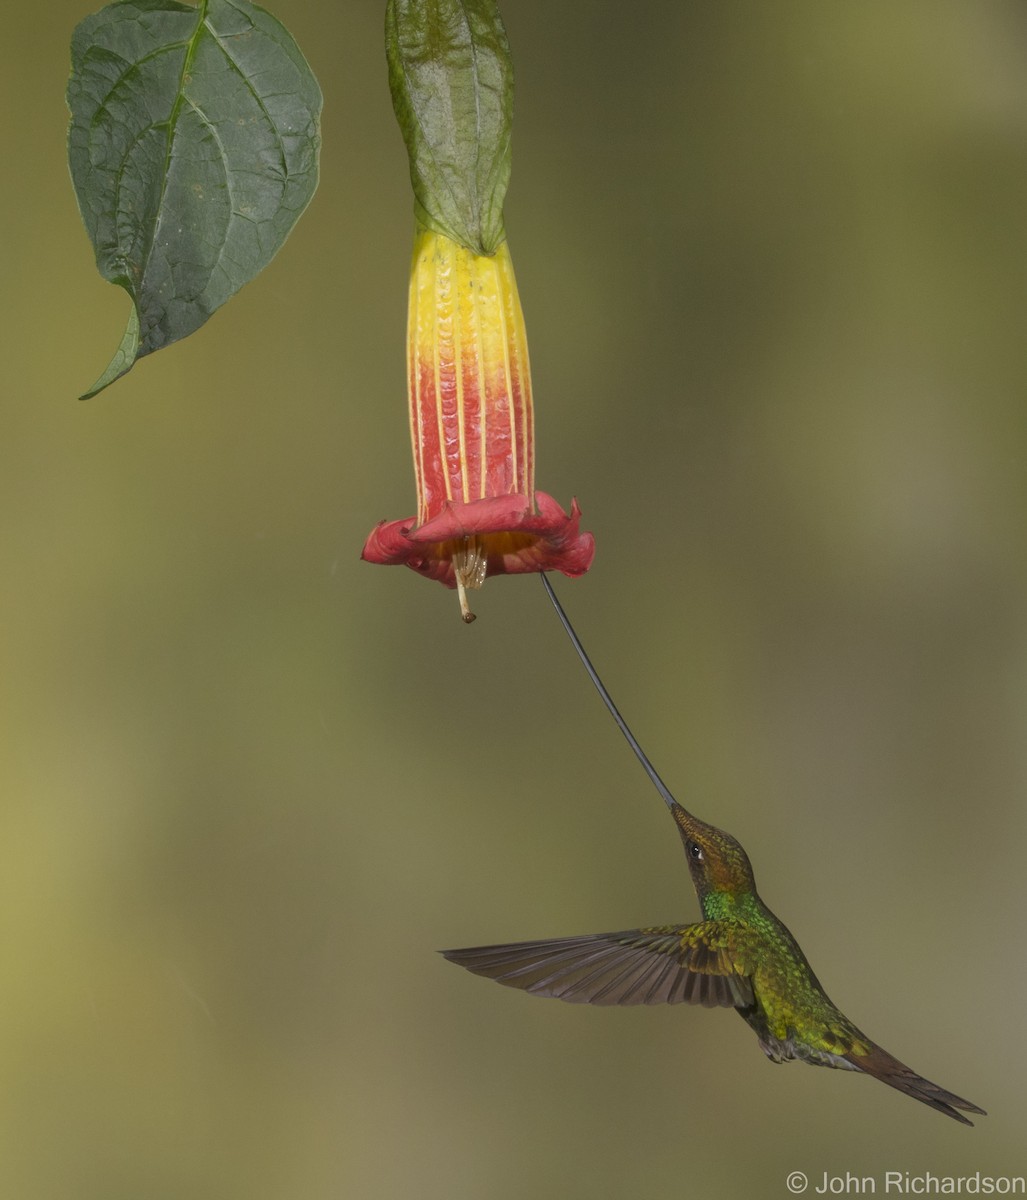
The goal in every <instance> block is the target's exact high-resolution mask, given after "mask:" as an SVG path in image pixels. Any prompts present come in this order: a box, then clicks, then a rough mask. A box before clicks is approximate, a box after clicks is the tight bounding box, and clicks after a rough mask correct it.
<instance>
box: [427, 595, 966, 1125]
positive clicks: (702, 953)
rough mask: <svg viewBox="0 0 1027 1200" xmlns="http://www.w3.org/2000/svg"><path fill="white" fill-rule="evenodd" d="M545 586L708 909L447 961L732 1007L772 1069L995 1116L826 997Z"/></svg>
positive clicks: (531, 985)
mask: <svg viewBox="0 0 1027 1200" xmlns="http://www.w3.org/2000/svg"><path fill="white" fill-rule="evenodd" d="M542 580H543V583H545V585H546V590H547V591H548V593H549V596H550V599H551V600H552V601H553V604H554V605H555V606H556V610H557V613H558V615H559V616H560V619H561V621H562V622H563V624H564V627H565V629H566V630H567V632H568V634H569V635H570V637H571V641H572V643H573V644H574V647H575V649H576V650H577V652H578V654H579V657H581V659H582V662H583V663H584V664H585V667H586V670H587V671H588V672H589V675H590V677H591V679H592V682H593V683H594V684H595V685H596V687H597V688H598V690H599V692H600V695H601V696H602V697H603V700H604V702H605V703H606V706H607V708H608V709H609V710H610V712H611V715H613V717H614V720H615V721H616V722H617V724H618V726H619V727H620V729H621V731H622V732H623V733H624V734H625V736H626V737H627V739H628V742H629V744H630V745H631V747H632V749H633V750H634V751H635V754H636V756H637V757H638V758H639V761H640V762H641V763H642V765H643V767H644V768H645V769H646V772H647V774H648V775H649V777H650V779H651V780H652V781H653V782H654V783H655V784H656V787H657V790H658V791H659V792H660V794H661V796H662V797H663V799H664V802H665V803H666V805H667V807H668V808H669V810H670V813H671V816H672V817H673V818H674V822H675V824H676V825H677V829H678V832H679V834H680V835H681V841H682V844H683V846H684V851H685V858H686V861H687V863H688V869H689V872H690V873H691V876H692V883H693V885H694V886H695V890H696V894H697V895H698V898H699V905H700V908H701V909H702V917H703V919H702V920H701V921H697V922H695V923H693V924H690V925H654V926H650V927H647V928H645V929H631V930H625V931H622V932H619V933H598V934H585V935H584V936H580V937H565V938H552V939H547V940H543V941H531V942H512V943H508V944H505V945H496V946H477V947H471V948H467V949H461V950H443V951H442V954H443V956H444V957H445V958H446V959H448V960H449V961H450V962H454V963H457V964H458V965H459V966H461V967H465V968H466V969H467V970H468V971H471V972H473V973H474V974H476V975H482V976H484V977H485V978H487V979H494V980H495V981H496V982H497V983H501V984H504V985H505V986H507V987H514V988H519V989H521V990H522V991H525V992H529V993H531V994H532V995H535V996H551V997H554V998H556V999H558V1000H566V1001H569V1002H570V1003H572V1004H596V1005H633V1004H680V1003H689V1004H700V1005H703V1006H705V1007H707V1008H716V1007H722V1008H734V1009H735V1010H736V1011H737V1012H738V1013H739V1014H740V1015H741V1017H742V1018H743V1019H744V1020H745V1022H746V1023H747V1024H748V1025H749V1026H750V1027H751V1028H752V1029H753V1030H754V1032H755V1034H756V1037H757V1039H758V1041H759V1044H760V1047H761V1049H762V1050H763V1052H764V1053H765V1054H766V1055H767V1057H768V1058H770V1059H771V1060H772V1061H773V1062H777V1063H781V1062H789V1061H792V1060H798V1061H800V1062H806V1063H810V1064H812V1065H814V1066H821V1067H838V1068H841V1069H843V1070H848V1071H861V1072H863V1074H865V1075H871V1076H873V1078H875V1079H879V1080H881V1082H882V1083H886V1084H888V1085H889V1086H890V1087H893V1088H897V1089H898V1090H899V1091H900V1092H904V1093H905V1094H906V1095H907V1096H912V1097H913V1099H915V1100H919V1101H921V1103H923V1104H926V1105H928V1106H930V1107H931V1108H934V1109H936V1110H937V1111H938V1112H941V1113H944V1114H945V1115H946V1116H948V1117H952V1118H953V1119H954V1120H956V1121H961V1122H962V1123H963V1124H964V1125H972V1124H973V1122H972V1121H970V1120H968V1119H967V1118H966V1117H965V1116H963V1113H964V1112H970V1113H979V1114H980V1115H982V1116H984V1115H986V1114H985V1112H984V1109H983V1108H978V1106H977V1105H976V1104H972V1103H971V1102H970V1101H969V1100H964V1099H962V1097H960V1096H957V1095H955V1093H954V1092H949V1091H946V1090H945V1088H943V1087H939V1086H938V1085H937V1084H935V1083H931V1081H930V1080H928V1079H925V1078H924V1077H923V1076H922V1075H918V1074H917V1073H916V1072H915V1071H913V1070H912V1069H911V1068H910V1067H907V1066H906V1065H905V1063H902V1062H900V1061H899V1060H898V1059H897V1058H895V1057H893V1056H892V1055H891V1054H889V1053H888V1051H887V1050H884V1049H883V1048H882V1047H881V1046H879V1045H877V1043H876V1042H874V1041H872V1040H871V1039H870V1038H869V1037H867V1035H866V1034H865V1033H863V1032H862V1031H861V1030H860V1029H858V1028H857V1027H856V1026H855V1025H854V1024H853V1023H852V1021H850V1020H849V1018H848V1017H847V1016H845V1014H844V1013H843V1012H842V1011H841V1010H840V1009H839V1008H838V1007H837V1006H836V1005H835V1004H834V1003H833V1002H832V1001H831V1000H830V999H829V998H828V996H827V993H826V992H825V991H824V989H823V987H822V986H821V984H820V981H819V980H818V979H817V977H816V975H815V974H814V972H813V968H812V967H811V966H810V964H809V961H808V960H807V958H806V956H805V954H803V952H802V949H801V948H800V946H799V944H798V942H797V941H796V940H795V938H794V937H793V936H792V934H791V933H790V932H789V931H788V929H787V928H786V926H785V925H784V923H783V922H782V921H780V920H779V919H778V918H777V917H776V916H775V915H774V914H773V913H772V912H771V911H770V909H769V908H768V907H767V906H766V904H764V903H763V901H762V899H761V898H760V896H759V893H758V892H757V890H756V882H755V879H754V877H753V871H752V866H751V864H750V862H749V856H748V855H747V854H746V852H745V850H744V849H743V848H742V846H741V844H740V843H739V842H738V840H737V839H736V838H734V837H732V836H731V834H729V833H725V832H723V830H720V829H716V828H715V827H714V826H712V825H708V824H707V823H706V822H705V821H701V820H699V818H698V817H694V816H692V814H691V813H690V812H688V811H687V810H686V809H684V808H683V807H682V806H681V805H680V804H679V803H678V802H677V801H676V800H675V799H674V797H673V796H672V795H671V793H670V792H669V790H668V789H667V787H666V785H665V784H664V783H663V781H662V780H661V779H660V777H659V775H657V774H656V771H655V769H654V768H653V766H652V764H651V763H650V762H649V759H648V758H647V757H646V756H645V754H644V752H643V751H642V749H641V747H640V746H639V745H638V743H637V741H635V738H634V735H633V734H632V733H631V731H630V729H628V727H627V725H626V724H625V722H624V719H623V718H622V717H621V715H620V713H619V712H618V711H617V709H616V706H615V705H614V704H613V701H612V699H610V696H609V693H608V692H607V691H606V689H605V687H604V686H603V684H602V681H601V680H600V679H599V676H598V675H597V674H596V673H595V669H594V667H592V664H591V662H590V661H589V660H588V656H587V655H586V654H585V651H584V648H583V647H582V646H581V643H580V641H579V640H578V638H577V634H576V633H575V632H574V630H573V628H572V627H571V625H570V622H569V621H568V620H567V617H566V614H565V613H564V612H563V609H562V608H561V607H560V604H559V601H558V600H557V599H556V596H555V594H554V593H553V590H552V587H551V586H550V584H549V581H548V580H547V579H546V577H545V575H543V576H542Z"/></svg>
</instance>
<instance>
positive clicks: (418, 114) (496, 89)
mask: <svg viewBox="0 0 1027 1200" xmlns="http://www.w3.org/2000/svg"><path fill="white" fill-rule="evenodd" d="M385 49H386V55H387V57H388V62H389V87H390V89H391V91H392V103H393V107H394V108H395V110H396V118H397V120H398V121H399V126H400V129H401V130H402V132H403V140H404V141H405V142H406V146H407V153H408V154H409V156H410V179H411V182H412V184H413V188H414V209H415V213H416V216H417V219H418V221H419V222H420V223H421V224H422V225H425V226H426V227H428V228H429V229H434V230H436V231H437V232H439V233H443V234H445V235H446V236H447V237H451V238H453V239H454V240H455V241H457V242H459V243H460V244H461V245H463V246H465V247H466V248H467V249H468V250H471V251H473V252H474V253H475V254H487V255H491V254H494V253H495V251H496V249H497V248H498V247H499V246H500V245H501V243H502V241H503V239H504V237H505V233H504V231H503V199H504V197H505V196H506V189H507V185H508V184H509V182H510V129H511V124H512V120H513V66H512V64H511V61H510V47H509V44H508V42H507V39H506V31H505V30H504V28H503V22H502V19H501V18H500V15H499V8H498V6H497V4H496V0H389V4H388V9H387V12H386V17H385Z"/></svg>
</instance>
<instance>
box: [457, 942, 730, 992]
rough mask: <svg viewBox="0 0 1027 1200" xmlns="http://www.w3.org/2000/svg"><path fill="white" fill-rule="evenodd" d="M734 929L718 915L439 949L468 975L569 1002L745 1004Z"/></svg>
mask: <svg viewBox="0 0 1027 1200" xmlns="http://www.w3.org/2000/svg"><path fill="white" fill-rule="evenodd" d="M739 943H740V935H739V933H738V930H737V927H735V926H733V925H731V924H729V923H728V922H724V921H700V922H699V923H698V924H696V925H683V926H671V925H665V926H661V927H659V928H653V929H629V930H625V931H624V932H622V933H593V934H586V935H584V936H583V937H569V938H552V939H551V940H549V941H542V942H511V943H510V944H508V945H503V946H474V947H470V948H469V949H466V950H443V951H442V954H443V957H444V958H447V959H448V960H449V961H450V962H454V963H457V964H458V965H459V966H461V967H466V968H467V970H468V971H472V972H473V973H474V974H475V975H483V976H484V977H485V978H486V979H494V980H495V981H496V982H497V983H502V984H504V985H505V986H506V987H515V988H520V989H521V990H522V991H525V992H531V994H532V995H534V996H552V997H554V998H555V999H557V1000H568V1001H570V1002H571V1003H572V1004H681V1003H687V1004H702V1005H704V1006H705V1007H707V1008H715V1007H717V1006H718V1005H720V1006H723V1007H725V1008H746V1007H748V1006H749V1005H750V1004H752V1002H753V991H752V985H751V983H750V982H749V979H748V978H747V974H746V968H745V962H744V955H743V954H742V953H741V952H740V951H741V946H740V944H739Z"/></svg>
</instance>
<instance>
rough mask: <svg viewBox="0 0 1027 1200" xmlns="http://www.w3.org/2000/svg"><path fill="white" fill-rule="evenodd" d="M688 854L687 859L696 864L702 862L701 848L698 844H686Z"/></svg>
mask: <svg viewBox="0 0 1027 1200" xmlns="http://www.w3.org/2000/svg"><path fill="white" fill-rule="evenodd" d="M688 854H689V857H690V858H693V859H694V860H695V861H696V862H702V860H703V852H702V846H700V845H699V843H698V842H689V843H688Z"/></svg>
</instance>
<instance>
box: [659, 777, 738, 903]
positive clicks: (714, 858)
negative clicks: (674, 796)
mask: <svg viewBox="0 0 1027 1200" xmlns="http://www.w3.org/2000/svg"><path fill="white" fill-rule="evenodd" d="M670 811H671V815H672V816H673V817H674V820H675V822H676V823H677V827H678V832H679V833H680V834H681V841H682V843H683V844H684V847H685V858H686V859H687V860H688V869H689V871H691V873H692V882H693V883H694V884H695V890H696V892H697V893H698V895H699V901H700V903H701V902H702V901H703V900H705V899H706V897H707V896H710V895H712V894H714V893H718V892H719V893H722V894H726V895H730V896H736V897H737V896H742V895H745V894H746V893H753V894H755V892H756V883H755V881H754V879H753V875H752V867H751V865H750V863H749V856H748V855H747V854H746V853H745V851H744V850H743V849H742V847H741V846H740V845H739V844H738V842H737V841H736V840H735V839H734V838H733V837H732V836H731V834H729V833H724V831H723V830H721V829H715V828H714V827H713V826H712V825H707V824H706V822H705V821H700V820H699V818H698V817H693V816H692V814H691V813H690V812H687V811H686V810H685V809H683V808H682V807H681V805H680V804H678V803H677V801H675V802H674V804H673V806H672V807H671V810H670Z"/></svg>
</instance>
